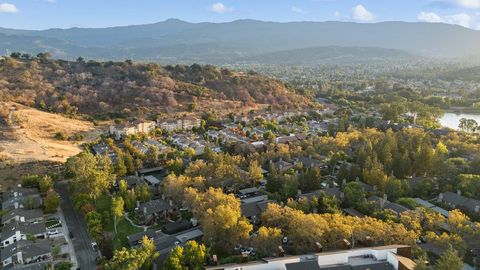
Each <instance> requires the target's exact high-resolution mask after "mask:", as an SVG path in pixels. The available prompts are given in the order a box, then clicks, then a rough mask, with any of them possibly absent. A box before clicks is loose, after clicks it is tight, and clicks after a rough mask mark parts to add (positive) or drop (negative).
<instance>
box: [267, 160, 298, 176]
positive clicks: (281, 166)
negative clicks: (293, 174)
mask: <svg viewBox="0 0 480 270" xmlns="http://www.w3.org/2000/svg"><path fill="white" fill-rule="evenodd" d="M270 163H271V164H273V166H274V168H275V169H276V170H277V172H279V173H284V172H286V171H288V170H290V169H293V167H294V165H293V164H292V163H290V162H287V161H285V160H283V159H282V158H280V160H278V161H277V162H273V161H270Z"/></svg>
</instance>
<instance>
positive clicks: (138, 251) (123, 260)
mask: <svg viewBox="0 0 480 270" xmlns="http://www.w3.org/2000/svg"><path fill="white" fill-rule="evenodd" d="M158 256H159V253H158V252H157V250H156V248H155V243H154V242H153V240H151V239H149V238H148V237H147V236H144V237H143V239H142V245H141V247H140V248H131V249H126V248H121V249H118V250H115V252H114V253H113V257H112V259H111V260H110V261H108V262H107V263H105V265H104V269H105V270H138V269H142V268H144V269H150V268H149V267H151V263H152V262H153V260H155V259H156V258H157V257H158ZM173 269H176V268H173ZM181 269H182V268H181Z"/></svg>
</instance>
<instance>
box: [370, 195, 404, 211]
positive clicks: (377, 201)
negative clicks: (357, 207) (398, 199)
mask: <svg viewBox="0 0 480 270" xmlns="http://www.w3.org/2000/svg"><path fill="white" fill-rule="evenodd" d="M367 200H368V201H370V202H373V203H374V205H375V208H376V209H377V210H388V211H391V212H393V213H394V214H395V215H397V216H400V214H401V213H403V212H407V211H410V210H409V209H408V208H406V207H405V206H403V205H400V204H398V203H394V202H390V201H388V200H387V195H386V194H384V195H383V197H378V196H370V197H368V199H367Z"/></svg>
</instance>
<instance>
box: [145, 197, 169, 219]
mask: <svg viewBox="0 0 480 270" xmlns="http://www.w3.org/2000/svg"><path fill="white" fill-rule="evenodd" d="M172 209H173V207H172V202H171V201H170V202H168V201H166V200H162V199H157V200H151V201H148V202H146V203H142V204H140V205H139V207H138V209H137V211H138V212H139V213H141V214H142V215H143V217H144V219H145V222H146V223H147V222H149V221H151V220H152V219H154V218H156V217H161V216H166V214H167V213H168V212H169V211H170V210H172Z"/></svg>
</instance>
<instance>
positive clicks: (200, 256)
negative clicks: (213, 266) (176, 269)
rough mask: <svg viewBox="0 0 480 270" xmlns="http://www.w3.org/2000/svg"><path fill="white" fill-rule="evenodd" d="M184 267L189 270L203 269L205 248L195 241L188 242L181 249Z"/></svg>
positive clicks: (205, 254)
mask: <svg viewBox="0 0 480 270" xmlns="http://www.w3.org/2000/svg"><path fill="white" fill-rule="evenodd" d="M183 253H184V258H183V259H184V265H186V266H187V267H188V269H189V270H202V269H204V268H205V266H204V265H205V258H206V256H207V248H206V247H205V245H203V244H198V243H197V242H196V241H188V242H187V243H186V244H185V247H184V249H183Z"/></svg>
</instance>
